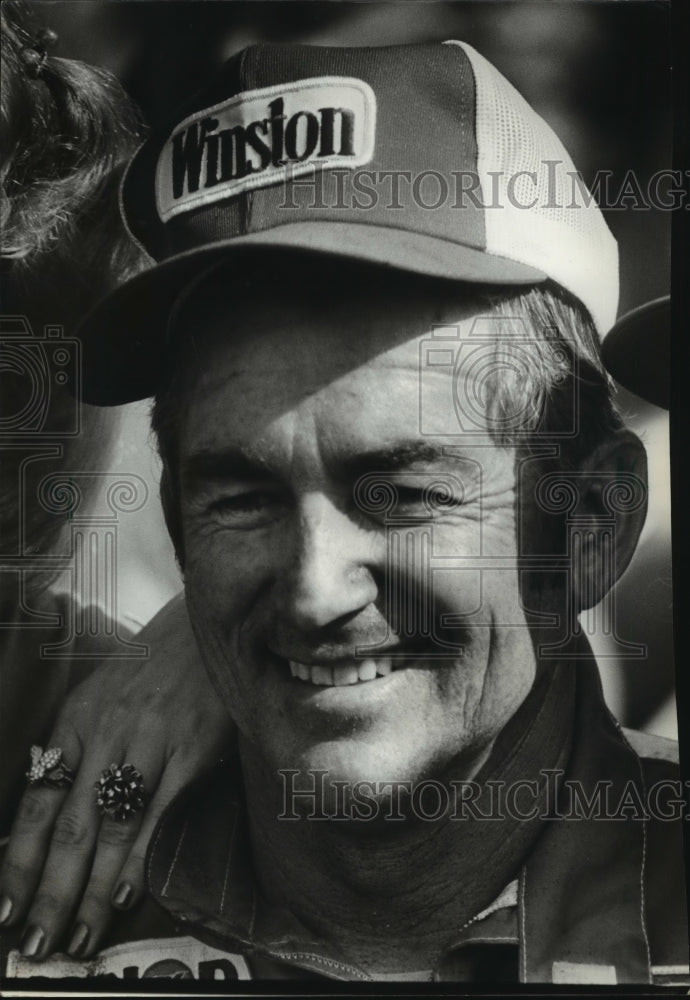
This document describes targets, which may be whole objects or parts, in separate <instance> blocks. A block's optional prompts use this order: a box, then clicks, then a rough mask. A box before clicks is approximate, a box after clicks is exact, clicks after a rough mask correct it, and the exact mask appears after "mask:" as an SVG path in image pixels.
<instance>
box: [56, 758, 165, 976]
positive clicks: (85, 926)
mask: <svg viewBox="0 0 690 1000" xmlns="http://www.w3.org/2000/svg"><path fill="white" fill-rule="evenodd" d="M127 760H128V761H130V762H132V763H134V766H135V767H136V768H137V769H138V770H139V771H140V772H141V774H142V776H143V778H144V793H145V802H144V808H143V809H142V811H141V812H140V813H139V814H138V815H136V816H131V817H129V818H128V819H126V820H121V819H116V818H113V817H110V816H106V817H104V818H103V821H102V823H101V828H100V831H99V835H98V844H97V848H96V854H95V857H94V860H93V866H92V868H91V873H90V877H89V881H88V885H87V887H86V890H85V892H84V895H83V897H82V899H81V902H80V903H79V907H78V910H77V913H76V916H75V917H74V921H73V924H72V928H71V931H70V935H69V942H68V944H67V952H68V953H69V954H70V955H71V956H72V957H73V958H86V957H88V956H90V955H92V954H93V953H94V952H95V951H96V950H97V948H98V946H99V944H100V942H101V940H102V939H103V937H104V935H105V933H106V931H107V929H108V926H109V924H110V922H111V921H112V919H113V917H114V915H115V911H114V910H113V906H112V902H111V900H112V897H113V895H114V890H115V889H116V885H119V875H120V872H121V870H122V867H123V865H124V864H125V861H126V860H127V858H128V856H129V855H130V853H131V851H132V848H133V846H134V844H135V843H136V842H137V840H138V838H139V835H140V831H141V828H142V825H143V823H145V822H146V821H147V818H148V814H149V811H150V808H151V806H150V804H149V802H148V801H147V799H149V796H151V791H150V790H151V789H153V790H154V794H153V796H152V798H151V801H153V802H155V801H156V789H157V787H158V785H159V781H160V778H161V774H162V772H163V766H164V763H165V762H164V758H163V756H162V755H155V756H154V755H153V754H151V756H149V757H148V758H147V756H146V752H145V751H143V750H141V751H138V750H136V749H135V750H133V751H131V752H128V754H127ZM137 890H138V891H137V897H138V896H140V894H141V893H140V887H139V886H138V887H137ZM131 896H132V898H131V900H130V899H127V900H126V902H128V903H133V902H134V901H135V899H134V889H133V888H132V890H131Z"/></svg>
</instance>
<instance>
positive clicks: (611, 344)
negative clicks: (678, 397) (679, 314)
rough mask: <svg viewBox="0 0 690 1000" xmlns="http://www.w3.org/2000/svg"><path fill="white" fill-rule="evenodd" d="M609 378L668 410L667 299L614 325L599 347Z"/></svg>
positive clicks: (668, 324) (669, 340) (668, 329)
mask: <svg viewBox="0 0 690 1000" xmlns="http://www.w3.org/2000/svg"><path fill="white" fill-rule="evenodd" d="M602 357H603V360H604V364H605V365H606V368H607V369H608V371H609V372H610V374H611V375H613V377H614V378H615V380H616V381H617V382H619V383H620V384H621V385H622V386H624V387H625V388H626V389H629V390H630V392H634V393H635V395H636V396H640V397H641V398H642V399H646V400H647V401H648V402H650V403H653V404H654V405H655V406H661V407H664V408H665V409H668V408H669V397H670V387H671V300H670V298H669V297H668V296H666V297H664V298H661V299H655V300H654V301H653V302H647V303H645V305H643V306H639V307H638V308H637V309H633V310H631V312H629V313H626V314H625V315H624V316H621V318H620V319H619V320H618V321H617V322H616V323H615V325H614V326H613V327H612V328H611V329H610V330H609V332H608V333H607V334H606V336H605V338H604V341H603V344H602Z"/></svg>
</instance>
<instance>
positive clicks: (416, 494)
mask: <svg viewBox="0 0 690 1000" xmlns="http://www.w3.org/2000/svg"><path fill="white" fill-rule="evenodd" d="M396 492H397V495H398V500H397V504H396V509H397V510H398V511H400V512H402V511H404V510H407V509H410V510H413V509H414V510H418V511H419V512H420V513H422V512H426V513H427V514H429V515H430V516H434V517H435V516H439V515H441V514H445V513H448V512H449V511H452V510H456V509H457V508H458V507H459V506H460V504H461V503H462V499H463V498H462V496H461V495H460V494H459V493H458V491H457V490H455V489H452V488H451V487H449V486H448V485H447V484H445V483H432V484H429V485H428V486H424V487H418V486H404V485H401V484H397V486H396Z"/></svg>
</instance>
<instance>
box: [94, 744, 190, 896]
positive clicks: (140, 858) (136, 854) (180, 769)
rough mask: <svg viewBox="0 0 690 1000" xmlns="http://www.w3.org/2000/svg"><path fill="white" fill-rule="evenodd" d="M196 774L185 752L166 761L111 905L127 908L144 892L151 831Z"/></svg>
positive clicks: (115, 889) (115, 888)
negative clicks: (145, 868)
mask: <svg viewBox="0 0 690 1000" xmlns="http://www.w3.org/2000/svg"><path fill="white" fill-rule="evenodd" d="M198 773H199V765H198V762H197V761H195V760H192V759H191V757H190V756H189V755H187V754H180V755H174V756H173V757H172V758H171V759H170V761H169V762H168V764H167V766H166V768H165V772H164V773H163V776H162V778H161V779H160V783H159V785H158V789H157V791H156V794H155V796H154V797H153V799H152V800H151V802H150V804H149V806H148V808H147V810H146V813H145V815H144V817H143V820H142V823H141V826H140V828H139V832H138V834H137V837H136V840H135V841H134V843H133V845H132V849H131V850H130V852H129V856H128V857H127V860H126V862H125V864H124V865H123V867H122V869H121V871H120V872H119V877H118V879H117V883H116V885H115V887H114V890H113V896H112V900H111V902H112V905H113V906H115V907H117V908H118V909H129V908H131V907H132V906H134V905H135V903H137V902H138V901H139V899H141V897H142V895H143V893H144V884H145V872H144V866H145V862H146V852H147V849H148V845H149V843H150V841H151V837H152V836H153V832H154V830H155V828H156V826H157V824H158V821H159V820H160V818H161V816H162V815H163V813H164V811H165V810H166V809H167V807H168V806H169V805H170V803H171V802H172V800H173V799H174V798H175V796H176V795H177V793H178V792H179V791H180V790H181V789H182V788H183V787H184V786H185V785H186V784H187V783H188V782H190V781H191V780H192V779H193V778H194V777H196V776H197V775H198Z"/></svg>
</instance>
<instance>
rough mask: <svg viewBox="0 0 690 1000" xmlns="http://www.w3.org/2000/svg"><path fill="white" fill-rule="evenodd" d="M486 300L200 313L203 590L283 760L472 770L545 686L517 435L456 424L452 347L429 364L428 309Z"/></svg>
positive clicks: (245, 712)
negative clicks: (527, 593) (528, 586)
mask: <svg viewBox="0 0 690 1000" xmlns="http://www.w3.org/2000/svg"><path fill="white" fill-rule="evenodd" d="M259 298H260V297H259ZM472 319H473V313H472V311H471V309H470V308H468V306H467V305H466V304H463V301H462V299H461V298H459V297H458V298H457V299H456V300H452V299H449V300H447V301H445V302H443V303H440V304H439V302H438V301H434V300H432V299H431V298H430V297H429V296H428V294H427V295H424V294H421V293H419V292H416V291H409V292H407V293H400V294H398V296H397V297H395V298H393V297H391V296H390V294H386V293H384V292H382V291H379V292H377V291H367V292H366V294H363V293H359V292H357V291H356V290H354V291H352V292H351V293H350V294H349V295H348V294H342V295H339V296H331V297H327V296H324V297H321V296H317V298H316V300H312V301H309V300H308V297H307V296H304V297H303V298H302V299H301V300H300V299H299V297H298V295H297V294H296V293H295V296H294V300H293V301H289V300H286V298H285V297H281V300H280V301H279V302H278V303H276V304H271V302H269V301H261V300H258V301H254V302H251V303H249V304H246V303H245V304H244V305H239V304H237V303H233V306H232V309H231V310H230V311H229V312H228V313H227V314H226V315H225V316H219V317H218V319H217V320H216V321H214V323H213V329H208V328H207V329H205V330H204V332H203V335H202V336H199V335H198V334H195V332H194V331H187V332H188V334H189V333H191V337H190V341H193V352H192V351H188V354H187V358H188V360H189V364H190V367H191V368H192V369H193V372H197V370H198V374H194V373H192V374H190V376H189V380H188V381H189V387H188V390H187V392H188V396H187V399H186V406H185V418H184V421H183V426H182V430H181V436H180V474H181V475H180V479H181V510H182V524H183V532H184V548H185V583H186V592H187V601H188V605H189V609H190V615H191V618H192V622H193V624H194V628H195V632H196V635H197V638H198V641H199V644H200V647H201V650H202V654H203V657H204V660H205V662H206V665H207V668H208V670H209V671H210V673H211V675H212V676H213V679H214V681H215V683H216V686H217V688H218V690H219V691H220V692H221V694H222V697H223V699H224V701H225V703H226V706H227V708H228V709H229V711H230V713H231V715H232V716H233V717H234V719H235V720H236V722H237V724H238V726H239V728H240V730H241V732H242V733H243V735H244V737H245V738H246V740H248V741H249V742H250V744H252V745H253V748H254V749H255V750H256V752H258V753H259V754H260V756H261V758H262V759H263V760H264V762H265V763H267V764H268V765H269V767H271V768H297V769H307V768H316V769H325V770H327V771H328V772H329V779H330V780H331V781H333V780H347V781H352V782H354V781H358V780H366V781H382V780H397V781H400V780H404V781H406V780H411V781H418V780H420V779H423V778H425V777H431V776H433V775H435V774H438V773H440V771H442V770H443V769H444V768H445V767H446V766H447V765H449V764H450V763H451V762H453V761H456V760H459V761H460V762H462V761H463V760H464V761H465V762H466V765H467V767H468V768H469V769H470V770H471V767H472V762H473V761H475V760H477V759H478V758H479V757H480V756H481V755H482V754H483V753H484V751H485V750H486V748H487V747H488V746H489V745H490V743H491V741H492V740H493V738H494V737H495V736H496V734H497V733H498V732H499V731H500V729H501V728H502V727H503V726H504V725H505V723H506V722H507V720H508V719H509V718H510V716H511V715H512V714H513V713H514V712H515V710H516V708H517V707H518V706H519V704H520V703H521V702H522V700H523V699H524V697H525V696H526V694H527V692H528V691H529V688H530V687H531V684H532V681H533V678H534V670H535V663H534V656H533V652H532V644H531V641H530V638H529V633H528V631H527V629H526V627H525V622H524V616H523V615H522V612H521V610H520V602H519V591H518V574H517V568H516V566H517V552H516V531H515V522H516V511H515V506H516V494H515V471H514V453H513V451H512V450H511V449H503V448H500V447H498V446H497V445H495V444H493V443H491V442H490V440H489V438H488V436H485V437H479V438H478V437H477V435H476V433H475V434H474V435H467V434H464V435H463V434H462V433H461V431H460V429H459V426H458V421H457V417H456V415H455V410H454V407H453V380H454V379H457V378H458V371H457V370H456V371H455V372H454V371H453V366H452V365H445V366H437V367H430V366H426V365H424V364H422V365H421V366H420V345H421V344H422V342H423V341H424V340H425V339H426V338H428V337H429V336H430V333H431V329H432V326H433V324H434V323H458V326H459V328H460V332H461V333H462V331H463V330H466V329H469V328H470V326H471V324H472ZM231 330H232V331H239V335H238V334H237V332H231ZM423 353H424V352H422V355H421V356H422V357H423ZM459 374H460V382H459V391H460V393H463V392H472V391H473V388H474V387H473V386H472V385H471V384H470V382H469V380H467V379H466V377H465V376H464V375H463V371H462V368H461V369H460V373H459ZM457 391H458V387H457V386H456V392H457ZM422 397H423V399H422V405H423V406H424V407H425V411H424V412H425V421H426V424H428V425H430V426H433V427H434V428H435V429H436V431H438V433H437V434H436V435H435V436H429V435H428V434H425V433H422V430H421V429H420V426H421V423H422V422H421V421H420V398H422ZM444 448H446V449H450V452H451V453H450V454H449V453H447V452H446V453H444ZM479 557H481V560H480V559H479ZM471 558H474V559H475V562H474V563H471V562H468V561H467V560H468V559H471ZM492 561H493V563H495V564H496V566H495V567H494V566H493V565H492ZM478 562H481V565H480V566H479V568H477V566H478ZM502 625H508V626H511V627H506V628H501V626H502ZM367 647H373V650H371V649H370V650H369V651H367Z"/></svg>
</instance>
